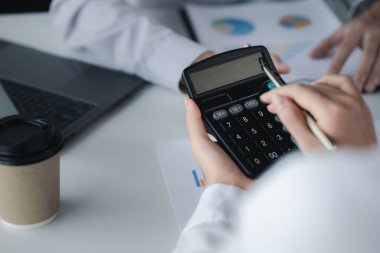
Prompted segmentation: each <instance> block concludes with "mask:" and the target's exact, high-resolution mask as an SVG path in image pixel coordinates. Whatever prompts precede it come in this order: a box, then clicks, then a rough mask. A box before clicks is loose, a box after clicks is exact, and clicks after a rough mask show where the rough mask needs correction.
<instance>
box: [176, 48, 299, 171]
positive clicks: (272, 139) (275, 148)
mask: <svg viewBox="0 0 380 253" xmlns="http://www.w3.org/2000/svg"><path fill="white" fill-rule="evenodd" d="M262 63H265V65H266V66H267V67H269V68H270V69H271V71H272V72H273V73H275V74H277V71H276V69H275V67H274V65H273V63H272V61H271V58H270V55H269V53H268V51H267V50H266V48H265V47H262V46H257V47H248V48H241V49H237V50H233V51H229V52H225V53H222V54H219V55H216V56H214V57H211V58H208V59H206V60H204V61H202V62H199V63H197V64H195V65H192V66H190V67H188V68H187V69H185V70H184V73H183V77H184V81H185V84H186V87H187V90H188V93H189V96H190V97H191V98H192V99H193V100H194V101H195V102H196V103H197V105H198V107H199V108H200V110H201V113H202V118H203V121H204V123H205V125H206V126H207V127H208V128H209V129H211V131H212V134H213V135H214V136H215V137H216V138H217V140H218V143H219V145H220V146H221V147H222V148H223V149H224V150H225V151H226V153H227V154H228V155H229V156H230V157H231V158H232V159H233V160H234V161H235V163H236V164H237V165H238V166H239V168H240V169H241V170H242V171H243V172H244V173H245V174H246V175H247V176H248V177H251V178H255V177H257V176H258V175H259V174H260V173H261V172H263V171H264V170H265V169H266V168H267V167H268V166H269V165H270V164H271V163H272V162H273V161H275V160H276V159H277V158H278V157H280V156H282V155H283V154H285V153H287V152H289V151H291V150H294V149H296V145H295V144H294V142H293V140H292V137H291V135H290V134H289V133H288V132H287V130H286V128H285V127H284V126H283V125H282V124H281V122H280V121H279V119H278V117H276V116H275V115H273V114H271V113H270V112H268V110H267V109H266V105H264V104H263V103H262V102H261V101H260V99H259V97H260V95H261V94H263V93H265V92H266V91H268V90H270V89H272V88H273V87H274V84H273V83H272V82H271V81H270V80H269V79H268V77H267V76H266V74H265V72H264V70H263V66H262ZM277 75H278V74H277ZM278 78H280V77H279V76H278Z"/></svg>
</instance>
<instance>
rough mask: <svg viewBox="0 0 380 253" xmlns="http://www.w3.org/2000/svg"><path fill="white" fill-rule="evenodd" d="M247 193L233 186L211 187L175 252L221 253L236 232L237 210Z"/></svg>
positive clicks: (207, 190) (200, 202)
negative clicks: (241, 199) (238, 204)
mask: <svg viewBox="0 0 380 253" xmlns="http://www.w3.org/2000/svg"><path fill="white" fill-rule="evenodd" d="M245 192H246V191H245V190H242V189H240V188H238V187H236V186H232V185H224V184H216V185H212V186H210V187H208V188H207V189H206V190H205V191H204V193H203V194H202V197H201V199H200V201H199V204H198V207H197V209H196V211H195V212H194V214H193V216H192V217H191V219H190V221H189V222H188V224H187V225H186V227H185V229H184V230H183V231H182V233H181V235H180V238H179V240H178V243H177V246H176V248H175V250H174V252H173V253H186V252H189V253H201V252H207V253H212V252H219V250H220V249H221V248H223V247H224V246H225V244H226V243H227V242H228V240H229V239H230V238H231V237H232V234H233V233H234V228H235V224H236V218H237V217H236V210H235V207H236V206H237V203H239V200H240V198H241V197H242V195H244V194H245Z"/></svg>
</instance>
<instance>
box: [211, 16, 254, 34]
mask: <svg viewBox="0 0 380 253" xmlns="http://www.w3.org/2000/svg"><path fill="white" fill-rule="evenodd" d="M211 26H212V28H213V30H214V31H217V32H220V33H224V34H228V35H234V36H239V35H245V34H248V33H251V32H253V30H254V29H255V26H254V25H253V24H252V23H250V22H248V21H245V20H242V19H237V18H221V19H217V20H215V21H213V22H212V23H211Z"/></svg>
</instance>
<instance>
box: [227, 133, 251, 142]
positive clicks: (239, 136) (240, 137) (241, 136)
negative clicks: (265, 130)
mask: <svg viewBox="0 0 380 253" xmlns="http://www.w3.org/2000/svg"><path fill="white" fill-rule="evenodd" d="M228 136H229V137H230V139H231V140H232V141H233V142H234V143H241V142H243V141H248V139H249V138H248V135H247V134H246V133H244V132H243V131H232V132H231V133H230V134H229V135H228Z"/></svg>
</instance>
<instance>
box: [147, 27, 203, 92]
mask: <svg viewBox="0 0 380 253" xmlns="http://www.w3.org/2000/svg"><path fill="white" fill-rule="evenodd" d="M207 50H208V49H206V48H205V47H203V46H201V45H200V44H198V43H195V42H194V41H191V40H190V39H187V38H184V37H182V36H180V35H178V34H175V33H170V34H169V35H168V36H165V37H163V38H162V39H161V40H159V41H158V42H157V43H156V45H153V52H152V54H151V55H150V56H149V58H148V59H147V62H146V68H147V69H146V75H147V76H145V77H144V78H145V79H146V80H148V81H150V82H152V83H154V84H158V85H160V86H163V87H166V88H169V89H171V90H175V91H179V86H178V84H179V81H180V79H181V77H182V71H183V70H184V69H185V68H186V67H188V66H190V65H191V64H192V63H193V62H194V61H195V60H196V58H198V56H200V55H201V54H202V53H204V52H205V51H207Z"/></svg>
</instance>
